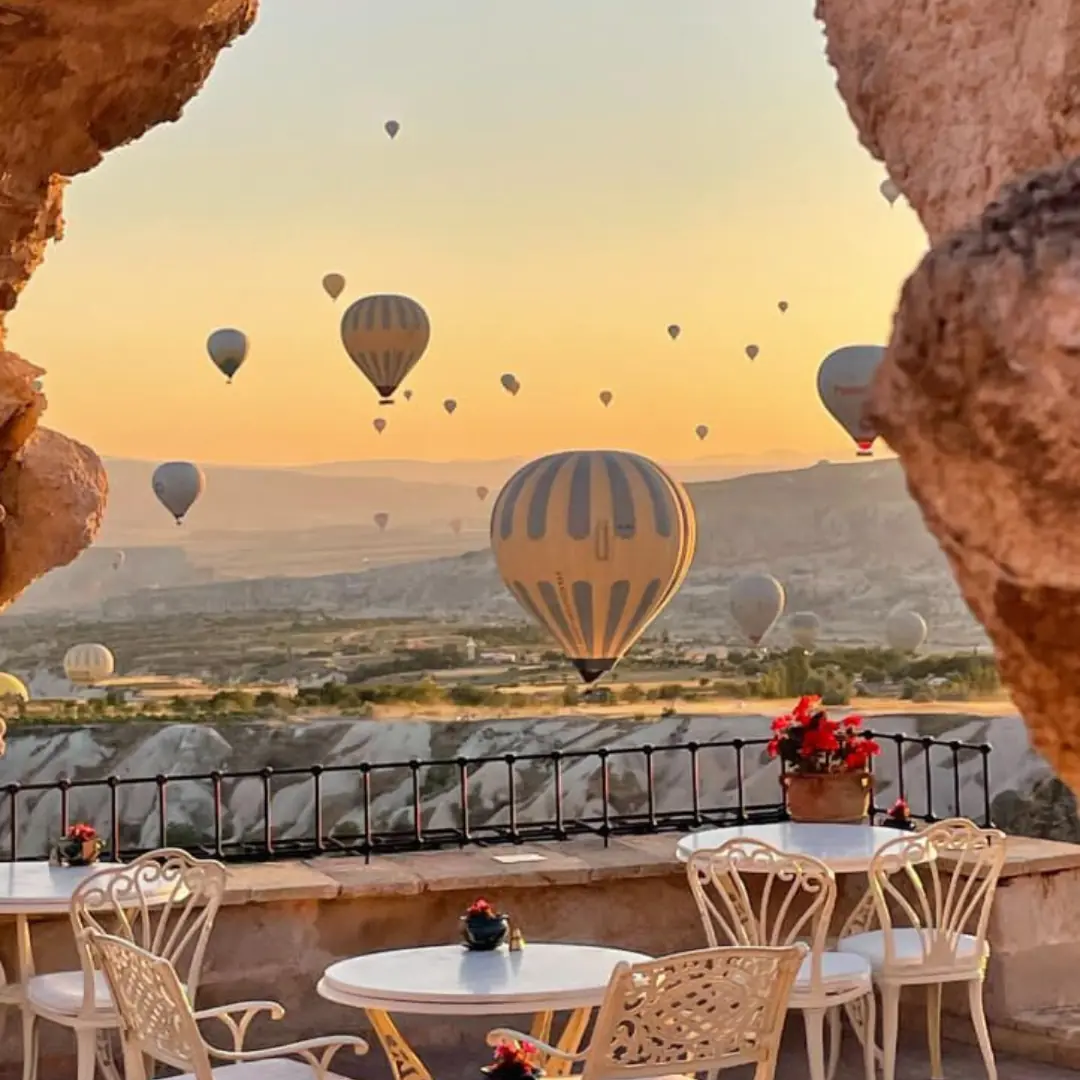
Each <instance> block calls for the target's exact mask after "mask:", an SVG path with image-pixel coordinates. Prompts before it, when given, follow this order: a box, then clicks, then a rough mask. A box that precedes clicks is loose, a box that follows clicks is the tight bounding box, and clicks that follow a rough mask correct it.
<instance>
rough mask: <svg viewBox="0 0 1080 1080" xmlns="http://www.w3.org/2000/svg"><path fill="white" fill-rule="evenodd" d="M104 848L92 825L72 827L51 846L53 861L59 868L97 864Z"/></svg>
mask: <svg viewBox="0 0 1080 1080" xmlns="http://www.w3.org/2000/svg"><path fill="white" fill-rule="evenodd" d="M104 846H105V844H104V842H103V841H102V839H101V837H100V836H98V834H97V829H95V828H94V826H93V825H87V824H85V823H80V824H78V825H72V826H71V827H70V828H69V829H68V831H67V832H66V833H64V835H63V836H62V837H61V838H60V839H59V840H57V841H56V843H55V844H53V850H52V857H53V861H54V862H55V863H57V864H58V865H59V866H91V865H93V864H94V863H96V862H97V860H98V856H99V855H100V854H101V849H102V848H103V847H104Z"/></svg>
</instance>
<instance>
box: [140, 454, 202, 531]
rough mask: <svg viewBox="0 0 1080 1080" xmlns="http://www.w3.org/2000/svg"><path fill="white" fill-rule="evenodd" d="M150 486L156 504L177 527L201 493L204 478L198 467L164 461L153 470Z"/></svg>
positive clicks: (181, 462) (189, 463)
mask: <svg viewBox="0 0 1080 1080" xmlns="http://www.w3.org/2000/svg"><path fill="white" fill-rule="evenodd" d="M151 484H152V485H153V488H154V494H155V495H156V496H157V497H158V502H160V503H161V505H162V506H164V507H165V509H166V510H168V511H169V513H170V514H172V516H173V517H174V518H176V524H177V525H179V524H180V523H181V522H182V521H183V520H184V515H185V514H186V513H187V512H188V511H189V510H190V509H191V508H192V506H194V505H195V500H196V499H197V498H198V497H199V496H200V495H201V494H202V493H203V489H204V488H205V487H206V478H205V477H204V476H203V474H202V470H201V469H200V468H199V467H198V465H192V464H191V462H190V461H166V462H165V463H164V464H162V465H159V466H158V467H157V468H156V469H155V470H154V477H153V480H152V481H151Z"/></svg>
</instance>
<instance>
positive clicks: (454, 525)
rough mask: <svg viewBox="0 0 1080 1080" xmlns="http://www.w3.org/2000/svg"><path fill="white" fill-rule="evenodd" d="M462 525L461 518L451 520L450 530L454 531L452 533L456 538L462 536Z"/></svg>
mask: <svg viewBox="0 0 1080 1080" xmlns="http://www.w3.org/2000/svg"><path fill="white" fill-rule="evenodd" d="M461 524H462V522H461V518H451V519H450V529H451V530H452V532H453V534H454V535H455V536H458V535H460V533H461Z"/></svg>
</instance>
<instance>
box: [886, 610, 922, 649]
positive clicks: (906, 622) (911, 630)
mask: <svg viewBox="0 0 1080 1080" xmlns="http://www.w3.org/2000/svg"><path fill="white" fill-rule="evenodd" d="M926 634H927V626H926V620H925V619H924V618H923V617H922V616H921V615H920V614H919V613H918V612H917V611H911V610H909V609H907V608H899V609H898V610H896V611H894V612H892V613H891V614H890V615H889V617H888V618H887V619H886V620H885V640H886V641H887V642H888V644H889V648H890V649H896V650H897V652H915V650H916V649H918V648H919V646H920V645H922V643H923V642H924V641H925V640H926Z"/></svg>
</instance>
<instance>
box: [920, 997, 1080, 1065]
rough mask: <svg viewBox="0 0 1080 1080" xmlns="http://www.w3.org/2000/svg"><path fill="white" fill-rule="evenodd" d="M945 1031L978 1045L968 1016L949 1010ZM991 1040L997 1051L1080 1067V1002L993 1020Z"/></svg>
mask: <svg viewBox="0 0 1080 1080" xmlns="http://www.w3.org/2000/svg"><path fill="white" fill-rule="evenodd" d="M916 1024H918V1020H916ZM942 1035H943V1036H944V1037H945V1038H949V1039H954V1040H955V1041H956V1042H963V1043H967V1044H969V1045H971V1046H974V1045H977V1042H976V1039H975V1031H974V1029H973V1028H972V1026H971V1021H970V1019H968V1018H967V1017H964V1018H960V1017H958V1016H951V1015H949V1014H945V1015H944V1016H943V1017H942ZM990 1041H991V1043H992V1044H993V1047H994V1051H995V1053H999V1054H1011V1055H1013V1056H1014V1057H1021V1058H1026V1059H1027V1060H1028V1061H1038V1062H1042V1063H1043V1064H1046V1065H1059V1066H1061V1067H1063V1068H1066V1069H1080V1006H1064V1007H1061V1008H1047V1009H1034V1010H1032V1011H1030V1012H1024V1013H1020V1014H1019V1015H1017V1016H1011V1017H1008V1018H1006V1019H1004V1020H1000V1021H997V1022H996V1023H991V1024H990Z"/></svg>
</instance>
